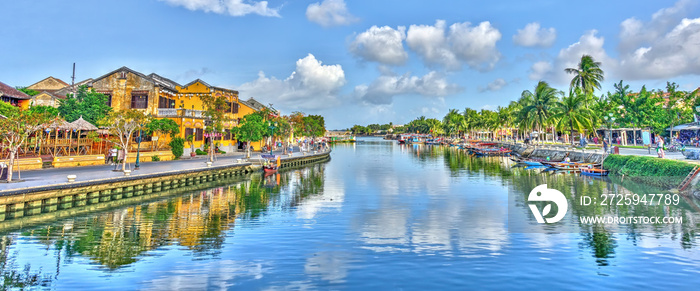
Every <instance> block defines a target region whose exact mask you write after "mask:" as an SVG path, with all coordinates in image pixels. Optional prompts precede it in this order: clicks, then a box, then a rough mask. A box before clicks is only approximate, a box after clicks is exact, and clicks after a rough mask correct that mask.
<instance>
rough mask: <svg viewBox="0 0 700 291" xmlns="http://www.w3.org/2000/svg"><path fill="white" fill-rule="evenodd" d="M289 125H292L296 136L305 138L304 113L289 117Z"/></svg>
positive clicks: (296, 112) (295, 113)
mask: <svg viewBox="0 0 700 291" xmlns="http://www.w3.org/2000/svg"><path fill="white" fill-rule="evenodd" d="M289 123H290V124H291V125H292V129H293V131H294V135H296V136H303V135H304V113H303V112H299V111H294V112H292V114H291V115H289Z"/></svg>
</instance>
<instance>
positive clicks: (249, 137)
mask: <svg viewBox="0 0 700 291" xmlns="http://www.w3.org/2000/svg"><path fill="white" fill-rule="evenodd" d="M265 130H266V128H265V124H264V120H263V117H262V116H261V115H260V113H259V112H254V113H251V114H248V115H246V116H243V118H242V119H241V122H240V123H239V125H238V127H236V128H234V130H233V132H234V134H235V136H236V139H237V140H242V141H245V142H246V144H247V146H246V158H250V143H251V142H256V141H261V140H262V139H263V134H264V133H265Z"/></svg>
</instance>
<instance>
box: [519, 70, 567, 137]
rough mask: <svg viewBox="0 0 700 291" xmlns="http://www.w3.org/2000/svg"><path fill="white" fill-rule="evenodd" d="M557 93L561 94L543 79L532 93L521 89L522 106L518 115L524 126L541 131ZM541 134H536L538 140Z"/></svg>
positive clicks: (554, 102)
mask: <svg viewBox="0 0 700 291" xmlns="http://www.w3.org/2000/svg"><path fill="white" fill-rule="evenodd" d="M559 95H561V91H557V90H556V89H554V88H552V87H550V86H549V84H548V83H547V82H545V81H540V82H539V83H537V86H536V87H535V92H534V93H533V92H530V91H529V90H525V91H523V93H522V95H521V100H523V103H524V104H523V105H524V106H523V109H522V110H521V111H520V117H521V118H522V122H524V123H525V125H526V126H524V127H525V128H531V129H537V131H538V132H540V133H541V132H542V129H543V127H545V126H546V125H547V121H548V120H549V118H550V115H551V114H552V112H551V111H552V109H554V104H556V102H557V101H558V100H559ZM541 136H542V135H541V134H539V135H538V138H539V139H540V140H541Z"/></svg>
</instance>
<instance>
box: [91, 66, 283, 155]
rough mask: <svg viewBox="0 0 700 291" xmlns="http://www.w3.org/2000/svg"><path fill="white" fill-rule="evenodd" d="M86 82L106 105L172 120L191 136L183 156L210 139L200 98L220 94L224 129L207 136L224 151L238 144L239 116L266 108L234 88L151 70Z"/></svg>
mask: <svg viewBox="0 0 700 291" xmlns="http://www.w3.org/2000/svg"><path fill="white" fill-rule="evenodd" d="M87 85H88V87H91V88H92V89H94V90H95V91H96V92H98V93H102V94H105V95H107V97H108V104H109V105H110V106H111V107H112V108H113V109H114V110H124V109H137V110H141V111H143V112H144V113H146V114H149V115H151V116H153V117H156V118H168V119H172V120H174V121H175V122H176V123H177V124H178V126H179V127H180V137H182V138H185V139H187V137H188V136H190V135H191V136H193V137H194V142H193V144H192V145H190V143H189V142H186V143H185V148H184V150H185V153H184V155H185V156H188V155H190V152H191V147H194V148H195V149H202V150H203V149H204V144H205V143H207V142H208V141H209V138H210V137H207V136H206V134H205V131H206V126H207V122H206V121H207V117H206V114H205V111H206V109H207V106H205V104H204V101H203V99H202V98H204V97H216V98H220V97H223V98H224V99H225V101H226V104H227V106H226V108H224V111H225V113H224V122H223V125H224V130H223V131H222V132H220V133H217V134H216V135H215V136H214V137H211V138H213V144H214V145H215V146H218V147H219V149H221V150H223V151H226V152H232V151H236V150H238V149H239V146H240V144H239V143H238V141H236V140H235V138H234V137H233V136H232V134H231V129H232V128H234V127H236V126H238V122H239V120H240V118H241V117H243V116H245V115H246V114H250V113H253V112H256V111H259V110H261V109H262V108H265V107H266V106H264V105H262V103H260V102H258V101H257V100H255V99H253V98H250V99H249V100H247V101H239V99H238V91H236V90H231V89H227V88H221V87H216V86H211V85H209V84H207V83H206V82H204V81H202V80H200V79H197V80H194V81H192V82H190V83H188V84H186V85H180V84H178V83H177V82H175V81H173V80H170V79H168V78H165V77H162V76H160V75H157V74H155V73H154V74H150V75H145V74H142V73H139V72H136V71H134V70H131V69H129V68H127V67H121V68H119V69H117V70H114V71H112V72H109V73H107V74H105V75H103V76H101V77H98V78H96V79H94V80H91V81H90V82H88V83H87ZM205 99H206V98H205ZM275 114H277V113H276V111H275ZM160 138H166V139H169V137H160ZM144 140H145V143H146V144H145V145H144V143H142V144H141V146H142V148H148V147H150V142H149V141H150V140H149V139H148V138H144ZM167 142H168V140H161V141H160V142H159V144H161V145H163V144H167ZM261 145H262V143H261V142H256V143H253V144H252V146H253V148H254V149H255V150H256V151H258V150H260V148H261Z"/></svg>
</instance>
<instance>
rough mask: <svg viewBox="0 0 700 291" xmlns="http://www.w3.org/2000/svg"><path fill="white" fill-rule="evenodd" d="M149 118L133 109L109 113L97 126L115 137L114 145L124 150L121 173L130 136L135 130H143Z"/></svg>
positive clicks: (124, 166)
mask: <svg viewBox="0 0 700 291" xmlns="http://www.w3.org/2000/svg"><path fill="white" fill-rule="evenodd" d="M148 122H149V117H148V116H146V114H144V113H143V112H141V111H139V110H135V109H126V110H121V111H111V112H109V114H107V116H105V117H104V118H103V119H102V120H100V122H99V123H98V124H100V125H102V126H105V127H107V128H108V129H109V132H110V134H111V135H113V136H116V137H117V141H116V143H117V144H118V145H119V146H120V147H121V148H122V149H123V150H124V161H125V162H124V163H123V164H122V171H124V170H126V158H127V157H128V154H129V142H130V141H131V136H132V135H133V134H134V132H136V131H137V130H143V129H144V126H145V125H146V124H148Z"/></svg>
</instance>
